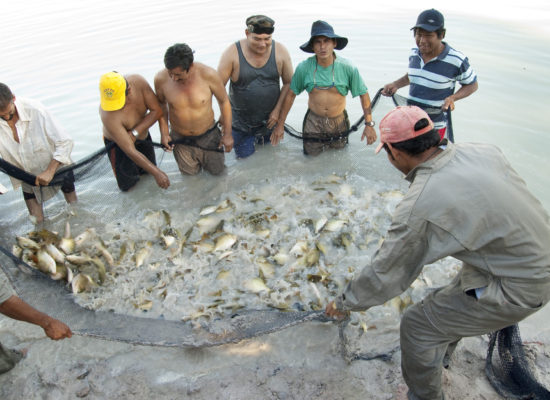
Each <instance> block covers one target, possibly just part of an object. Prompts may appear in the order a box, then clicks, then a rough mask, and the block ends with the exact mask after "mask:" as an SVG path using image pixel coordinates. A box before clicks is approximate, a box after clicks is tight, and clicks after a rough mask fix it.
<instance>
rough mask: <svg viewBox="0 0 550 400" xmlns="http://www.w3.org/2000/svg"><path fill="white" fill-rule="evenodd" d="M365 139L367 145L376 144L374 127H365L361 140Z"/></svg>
mask: <svg viewBox="0 0 550 400" xmlns="http://www.w3.org/2000/svg"><path fill="white" fill-rule="evenodd" d="M365 138H367V144H373V143H374V142H376V131H375V130H374V127H372V126H365V129H363V135H362V136H361V140H364V139H365Z"/></svg>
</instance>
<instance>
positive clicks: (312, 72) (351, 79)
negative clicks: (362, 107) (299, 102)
mask: <svg viewBox="0 0 550 400" xmlns="http://www.w3.org/2000/svg"><path fill="white" fill-rule="evenodd" d="M316 69H317V70H316ZM333 71H334V74H333ZM333 77H334V79H333ZM314 79H315V81H314ZM333 82H334V86H335V87H336V89H337V90H338V93H340V94H341V95H342V96H346V95H347V94H348V92H349V91H350V90H351V95H352V96H353V97H357V96H360V95H362V94H365V93H367V87H366V86H365V83H364V82H363V78H361V75H360V74H359V70H358V69H357V67H355V66H354V65H353V64H352V63H351V62H350V61H348V60H346V59H345V58H342V57H336V58H335V59H334V63H333V64H331V65H329V66H328V67H322V66H321V65H318V64H317V57H316V56H312V57H309V58H308V59H307V60H304V61H302V62H301V63H300V64H298V66H297V67H296V71H294V76H293V77H292V82H291V83H290V89H291V90H292V91H293V92H294V93H295V94H296V95H298V94H300V93H302V92H303V91H304V90H306V91H307V92H308V93H310V92H311V91H312V90H313V89H314V87H315V85H316V86H321V87H327V86H328V87H330V86H331V85H332V84H333Z"/></svg>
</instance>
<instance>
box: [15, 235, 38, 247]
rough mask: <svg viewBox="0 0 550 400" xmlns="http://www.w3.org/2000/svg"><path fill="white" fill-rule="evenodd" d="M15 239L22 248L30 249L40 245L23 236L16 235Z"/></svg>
mask: <svg viewBox="0 0 550 400" xmlns="http://www.w3.org/2000/svg"><path fill="white" fill-rule="evenodd" d="M15 239H16V240H17V244H18V245H19V246H21V247H22V248H24V249H32V250H38V249H40V246H39V245H38V243H36V242H35V241H34V240H32V239H29V238H27V237H25V236H17V237H16V238H15Z"/></svg>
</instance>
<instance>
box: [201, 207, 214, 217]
mask: <svg viewBox="0 0 550 400" xmlns="http://www.w3.org/2000/svg"><path fill="white" fill-rule="evenodd" d="M217 209H218V206H206V207H204V208H203V209H202V210H201V211H200V212H199V215H200V216H204V215H208V214H212V213H214V212H216V210H217Z"/></svg>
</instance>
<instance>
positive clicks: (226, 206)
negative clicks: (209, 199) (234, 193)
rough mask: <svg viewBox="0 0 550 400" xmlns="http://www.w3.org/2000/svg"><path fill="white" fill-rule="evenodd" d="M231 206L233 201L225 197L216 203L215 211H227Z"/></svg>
mask: <svg viewBox="0 0 550 400" xmlns="http://www.w3.org/2000/svg"><path fill="white" fill-rule="evenodd" d="M232 206H233V203H231V202H230V201H229V199H225V200H224V201H222V202H221V203H220V204H218V208H217V209H216V212H217V213H222V212H225V211H228V210H229V209H231V207H232Z"/></svg>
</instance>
